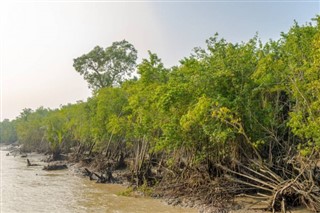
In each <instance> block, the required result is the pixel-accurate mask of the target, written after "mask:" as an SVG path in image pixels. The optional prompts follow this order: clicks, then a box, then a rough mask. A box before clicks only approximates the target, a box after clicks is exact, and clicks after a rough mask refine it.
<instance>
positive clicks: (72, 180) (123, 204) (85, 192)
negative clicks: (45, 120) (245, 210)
mask: <svg viewBox="0 0 320 213" xmlns="http://www.w3.org/2000/svg"><path fill="white" fill-rule="evenodd" d="M6 153H8V152H7V151H0V155H1V156H0V157H1V158H0V160H1V166H0V173H1V174H0V175H1V176H0V178H1V179H0V182H1V183H0V187H1V193H0V200H1V203H0V204H1V206H0V212H1V213H15V212H23V213H38V212H45V213H47V212H55V213H56V212H63V213H69V212H72V213H73V212H76V213H78V212H79V213H82V212H83V213H87V212H98V213H100V212H101V213H102V212H103V213H127V212H132V213H138V212H159V213H165V212H167V213H178V212H181V213H182V212H186V213H191V212H197V211H196V210H195V209H190V208H180V207H173V206H169V205H166V204H165V203H163V202H162V201H161V200H156V199H151V198H141V197H140V198H134V197H125V196H120V195H118V193H119V192H121V191H123V190H125V187H124V186H121V185H113V184H96V183H94V182H92V181H89V180H87V179H85V178H82V177H78V176H76V175H74V173H72V172H70V171H68V170H63V171H44V170H42V166H35V167H27V160H26V158H21V157H19V156H17V157H13V156H6ZM28 159H30V161H31V162H32V163H37V164H41V165H44V163H43V162H40V159H41V156H40V155H37V154H31V155H29V156H28Z"/></svg>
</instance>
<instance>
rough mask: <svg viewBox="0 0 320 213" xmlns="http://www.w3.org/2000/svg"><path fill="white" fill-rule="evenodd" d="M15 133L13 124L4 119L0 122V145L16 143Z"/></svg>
mask: <svg viewBox="0 0 320 213" xmlns="http://www.w3.org/2000/svg"><path fill="white" fill-rule="evenodd" d="M17 139H18V138H17V132H16V127H15V124H14V122H10V121H9V120H8V119H4V120H3V121H2V122H0V143H3V144H10V143H14V142H16V141H17Z"/></svg>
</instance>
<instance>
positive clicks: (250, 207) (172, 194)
mask: <svg viewBox="0 0 320 213" xmlns="http://www.w3.org/2000/svg"><path fill="white" fill-rule="evenodd" d="M6 150H7V151H8V153H9V151H10V153H11V154H13V153H19V155H18V156H16V157H17V158H18V157H19V158H20V159H22V158H21V155H24V154H25V153H20V152H19V151H17V150H18V147H15V148H12V147H10V148H7V149H6ZM9 156H10V155H9ZM9 156H7V157H9ZM35 156H37V157H35ZM68 156H69V157H70V158H69V161H67V160H65V161H59V164H67V167H68V172H69V173H70V174H71V177H70V178H74V176H76V177H81V178H82V179H84V180H87V181H89V177H88V175H87V174H86V172H85V168H86V169H88V170H90V171H91V172H94V173H97V175H99V176H100V175H103V173H101V168H102V167H101V165H100V164H99V163H97V162H103V160H101V159H98V158H93V159H91V160H90V161H88V158H87V157H85V158H81V159H80V160H79V161H78V162H74V161H73V160H72V159H73V158H72V154H71V155H68ZM27 158H30V160H31V162H32V163H33V162H35V163H37V164H38V163H39V162H41V163H40V166H41V167H42V166H46V165H48V162H45V160H46V159H48V156H45V155H39V154H34V153H31V154H28V156H27ZM23 161H26V158H23ZM25 163H26V164H25V165H26V166H27V162H25ZM53 163H57V162H53ZM110 163H111V162H109V164H108V165H109V166H111V167H112V168H113V169H112V176H113V178H114V181H113V182H112V183H113V184H116V185H119V184H120V185H121V186H124V187H126V188H123V189H122V191H121V192H118V194H119V195H120V194H121V195H126V197H127V196H129V197H130V196H131V197H139V198H141V199H142V198H149V197H152V198H156V199H155V200H161V201H162V202H165V203H166V204H168V205H170V206H177V207H183V208H187V209H189V210H192V209H196V210H197V211H198V212H201V213H211V212H216V213H218V212H223V213H224V212H234V213H244V212H249V213H253V212H255V213H263V212H266V211H264V210H263V209H265V208H266V206H267V205H266V204H263V203H262V202H259V200H256V199H249V198H245V197H235V198H229V199H225V200H223V199H221V200H219V202H221V203H220V204H219V205H217V203H214V204H213V203H212V204H208V203H205V201H206V199H205V197H202V195H204V193H203V194H202V192H201V189H202V190H212V189H213V190H219V189H218V188H214V187H215V186H214V185H206V184H205V182H198V184H199V185H198V186H196V187H195V188H191V187H190V185H185V186H183V187H181V186H179V185H177V184H176V183H174V182H172V181H171V182H170V181H167V182H164V184H165V186H166V187H164V184H163V183H162V184H161V183H159V184H157V185H154V186H152V187H151V186H150V187H149V186H146V185H142V186H139V187H138V186H136V185H134V184H132V177H130V175H131V176H132V171H130V169H129V166H126V167H121V169H114V165H113V166H112V165H110ZM126 163H127V164H129V162H126ZM37 168H38V169H42V168H39V167H37ZM53 173H54V172H53ZM203 179H205V178H203V177H201V178H198V179H197V177H195V176H193V177H192V178H190V179H189V180H192V181H193V182H194V183H193V184H195V183H197V181H198V180H201V181H203ZM89 182H90V183H91V184H95V182H97V179H94V178H93V180H92V181H89ZM113 184H106V185H113ZM184 184H186V183H184ZM190 184H191V183H190ZM96 185H97V187H103V185H105V184H96ZM180 185H181V184H180ZM80 187H81V186H80ZM128 187H129V188H128ZM179 187H181V188H179ZM188 190H189V193H188ZM220 190H223V189H220ZM177 191H180V192H181V193H180V194H177ZM195 191H198V194H196V193H195ZM159 198H160V199H159ZM216 201H217V200H216ZM290 211H291V212H297V213H298V212H304V213H309V212H310V211H307V210H306V209H297V210H295V209H290Z"/></svg>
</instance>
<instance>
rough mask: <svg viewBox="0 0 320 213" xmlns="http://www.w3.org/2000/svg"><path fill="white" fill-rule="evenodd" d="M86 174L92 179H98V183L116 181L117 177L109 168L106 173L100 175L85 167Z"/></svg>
mask: <svg viewBox="0 0 320 213" xmlns="http://www.w3.org/2000/svg"><path fill="white" fill-rule="evenodd" d="M85 175H86V176H88V177H89V178H90V180H96V181H97V183H114V182H115V178H114V177H113V176H112V171H111V169H109V168H108V169H107V170H106V171H105V174H101V175H98V174H97V173H95V172H91V171H90V170H89V169H87V168H85Z"/></svg>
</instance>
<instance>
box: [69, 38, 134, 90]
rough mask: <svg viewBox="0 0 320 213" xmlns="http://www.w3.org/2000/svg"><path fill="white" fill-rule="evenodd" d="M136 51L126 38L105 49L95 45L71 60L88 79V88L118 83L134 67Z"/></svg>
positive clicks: (130, 72)
mask: <svg viewBox="0 0 320 213" xmlns="http://www.w3.org/2000/svg"><path fill="white" fill-rule="evenodd" d="M136 60H137V51H136V49H135V48H134V46H133V45H132V44H130V43H129V42H127V41H126V40H122V41H119V42H113V43H112V45H111V46H110V47H107V48H106V49H105V50H104V49H103V48H102V47H99V46H96V47H95V48H94V49H93V50H91V51H90V52H89V53H87V54H84V55H82V56H80V57H78V58H76V59H74V60H73V67H74V68H75V70H76V71H77V72H79V73H80V75H83V77H84V79H85V80H86V81H88V84H89V88H91V89H93V90H94V91H97V90H98V89H100V88H103V87H112V86H115V85H120V84H121V83H122V82H123V80H124V79H126V78H128V77H130V75H131V74H132V72H133V71H134V69H135V66H136Z"/></svg>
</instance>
